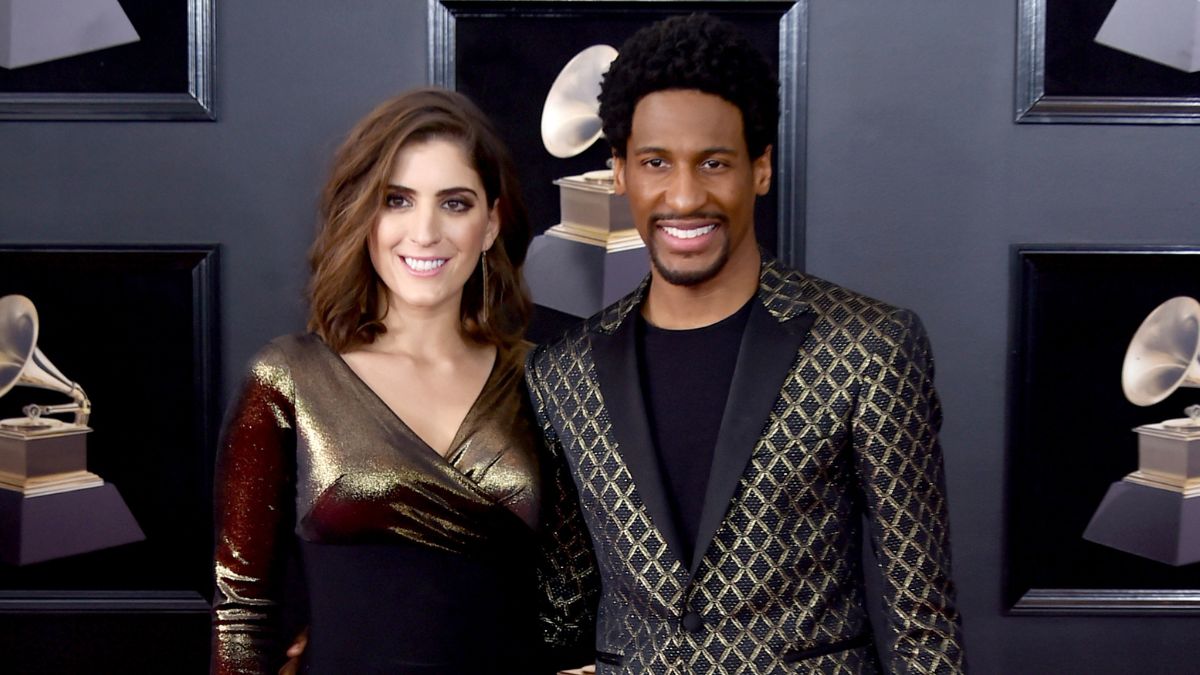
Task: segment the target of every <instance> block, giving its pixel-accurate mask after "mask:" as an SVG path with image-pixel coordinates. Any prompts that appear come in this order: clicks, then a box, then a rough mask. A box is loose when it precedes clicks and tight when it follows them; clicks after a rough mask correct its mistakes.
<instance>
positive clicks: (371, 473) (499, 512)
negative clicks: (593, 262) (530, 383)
mask: <svg viewBox="0 0 1200 675" xmlns="http://www.w3.org/2000/svg"><path fill="white" fill-rule="evenodd" d="M528 241H529V227H528V222H527V220H526V216H525V212H524V209H523V206H522V203H521V200H520V197H519V195H518V192H517V186H516V181H515V178H514V172H513V169H512V164H511V160H510V159H509V157H508V153H507V151H506V150H505V148H504V146H503V145H502V144H501V143H500V141H499V140H498V138H497V136H496V135H495V133H494V131H493V130H492V129H491V127H490V125H489V124H488V123H487V121H486V120H485V119H484V117H483V115H482V113H480V112H479V111H478V110H477V109H476V108H475V107H474V106H473V105H472V104H471V103H470V102H469V101H467V100H466V99H465V98H463V97H462V96H460V95H458V94H454V93H451V92H446V91H440V90H435V89H423V90H416V91H412V92H409V93H407V94H403V95H401V96H399V97H397V98H394V99H392V100H390V101H387V102H385V103H384V104H382V105H381V106H379V107H378V108H377V109H375V110H374V111H373V112H371V113H370V114H369V115H368V116H367V117H366V118H365V119H363V120H362V121H361V122H360V123H359V124H358V125H357V126H356V127H355V129H354V130H353V131H351V133H350V135H349V137H348V139H347V140H346V141H345V143H344V144H343V145H342V147H341V149H340V150H339V151H338V154H337V157H336V160H335V165H334V170H333V175H332V177H331V178H330V180H329V183H328V185H327V186H326V188H325V191H324V193H323V196H322V202H321V229H320V232H319V233H318V235H317V239H316V241H315V243H314V244H313V247H312V251H311V253H310V263H311V267H312V280H311V288H310V300H311V313H310V318H309V329H310V331H311V333H310V334H308V335H302V336H289V337H284V338H278V339H276V340H274V341H272V342H271V343H270V344H268V345H267V347H266V348H264V349H263V350H262V351H261V352H260V353H259V354H258V355H257V356H256V357H255V359H254V361H253V363H252V366H251V368H250V374H249V376H248V377H247V380H246V382H245V384H244V386H243V389H242V392H241V395H240V397H239V399H238V400H237V401H236V402H235V403H234V405H233V407H232V409H231V411H230V414H229V417H228V420H227V426H226V429H225V434H224V438H223V441H222V446H221V452H220V456H219V458H218V463H217V475H216V484H217V490H216V499H217V501H216V504H217V518H216V520H217V549H216V565H215V567H216V597H215V599H214V612H213V617H214V619H213V623H214V630H213V640H214V645H213V671H214V672H216V673H232V672H251V673H259V672H274V669H275V668H276V667H278V664H279V661H282V660H283V654H284V652H283V646H281V644H280V642H279V640H280V638H281V637H282V638H287V637H290V636H291V635H292V633H291V632H290V629H282V633H281V628H280V626H281V615H282V614H286V613H288V612H287V611H285V610H288V608H289V607H291V606H293V605H299V604H300V603H299V602H298V601H299V600H300V599H301V597H302V596H306V597H305V598H304V599H306V601H307V611H306V612H305V611H303V610H291V613H292V614H297V613H298V614H300V618H299V622H300V623H306V624H307V625H308V626H309V627H310V628H309V641H308V645H307V648H306V649H305V650H304V654H303V664H302V665H303V666H304V667H305V668H307V670H308V671H310V672H318V673H327V672H334V673H351V672H353V673H368V672H386V673H465V672H471V671H472V669H480V670H479V672H484V671H485V670H486V672H503V673H531V672H538V671H539V670H540V668H541V666H542V664H541V663H540V662H539V650H538V649H537V646H538V644H539V642H540V640H541V639H542V637H540V636H539V633H541V634H543V635H546V636H549V637H550V638H551V641H552V642H556V643H558V645H559V646H562V645H563V644H564V643H566V642H568V641H570V640H571V639H573V638H581V637H582V638H586V637H587V636H588V635H587V628H586V621H583V620H582V619H581V617H582V616H585V615H586V608H587V606H588V605H589V604H590V597H591V590H590V587H591V584H592V583H594V577H593V576H591V573H590V572H587V571H585V572H584V573H582V574H575V573H574V572H571V571H570V565H569V564H567V563H566V562H563V561H564V560H567V558H565V557H564V556H568V557H573V558H574V559H576V560H578V559H579V551H578V547H576V550H575V551H570V550H568V548H569V547H566V546H564V544H565V543H566V542H569V541H576V542H578V541H585V540H586V538H585V537H580V536H577V535H578V534H579V530H578V529H577V528H578V527H579V521H578V519H577V518H576V517H574V516H577V515H578V514H577V513H576V512H573V510H572V509H571V508H570V505H571V504H572V503H573V502H572V501H571V496H572V495H571V494H570V492H569V490H570V488H569V480H570V479H569V477H565V476H564V473H563V470H562V468H561V467H558V466H554V465H553V464H554V463H551V462H547V461H539V459H540V458H539V456H538V454H537V451H536V449H537V448H538V447H539V446H538V443H537V441H538V438H539V436H538V432H537V429H536V426H535V425H534V423H533V422H532V420H531V415H530V413H529V407H528V403H527V401H526V398H525V392H524V389H523V380H522V364H523V356H524V349H523V347H522V346H521V344H520V343H519V342H518V340H519V337H520V335H521V332H522V331H523V329H524V327H525V324H526V322H527V318H528V314H529V308H530V305H529V300H528V298H527V297H526V295H525V294H524V291H523V289H522V286H521V282H520V276H519V275H520V272H519V270H520V265H521V263H522V261H523V260H524V256H525V250H526V247H527V245H528ZM564 505H565V506H564ZM572 513H574V516H571V515H570V514H572ZM548 514H568V515H567V517H565V518H563V517H559V516H553V520H554V522H553V523H539V521H540V520H550V515H548ZM539 531H540V532H541V533H542V534H541V535H539V534H537V533H538V532H539ZM542 552H545V553H546V555H542V554H541V553H542ZM584 557H585V558H586V553H585V554H584ZM294 561H298V563H299V564H298V565H294V564H292V563H293V562H294ZM294 567H299V569H301V570H302V582H300V584H296V583H295V582H294V581H288V580H287V578H288V576H289V575H288V572H287V570H288V569H289V568H294ZM539 567H540V569H541V571H542V572H543V573H542V574H541V576H542V579H541V582H542V585H543V587H544V588H547V589H553V590H552V592H551V593H550V595H549V596H547V595H546V594H540V593H539V592H538V591H537V588H538V579H537V578H535V569H538V568H539ZM550 570H556V572H553V573H552V572H550ZM556 574H557V575H558V576H555V575H556ZM296 585H300V586H301V587H302V588H303V590H304V592H303V593H298V592H290V591H288V592H285V590H284V589H285V588H288V589H290V588H292V587H294V586H296ZM539 598H546V599H547V600H549V602H543V603H542V604H543V605H544V606H545V607H546V608H557V616H553V613H552V612H550V611H549V610H547V611H544V612H543V617H541V620H540V622H539V619H538V617H537V616H536V614H537V609H538V608H537V607H535V605H536V604H538V603H537V600H538V599H539ZM539 623H541V624H542V625H541V626H540V627H539V625H538V624H539Z"/></svg>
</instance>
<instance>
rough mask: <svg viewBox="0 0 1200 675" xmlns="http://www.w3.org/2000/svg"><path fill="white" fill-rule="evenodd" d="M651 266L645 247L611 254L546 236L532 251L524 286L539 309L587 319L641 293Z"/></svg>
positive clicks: (539, 239) (589, 245) (599, 249)
mask: <svg viewBox="0 0 1200 675" xmlns="http://www.w3.org/2000/svg"><path fill="white" fill-rule="evenodd" d="M649 260H650V259H649V256H648V254H647V253H646V249H645V247H643V246H637V247H635V248H629V249H625V250H619V251H610V250H608V249H607V248H606V247H605V246H597V245H594V244H591V243H584V242H581V241H571V240H568V239H564V238H562V237H559V236H551V235H546V234H543V235H539V236H537V237H535V238H534V240H533V243H532V244H530V246H529V254H528V256H527V257H526V259H525V280H526V282H528V284H529V291H530V293H531V294H532V295H533V301H534V302H535V303H537V304H539V305H541V306H542V307H549V308H550V309H554V310H558V311H560V312H564V313H566V314H570V315H572V316H577V317H580V318H586V317H589V316H591V315H593V314H595V313H596V312H598V311H600V310H602V309H604V308H605V307H607V306H608V305H610V304H612V303H614V302H616V301H617V300H620V299H621V297H623V296H624V295H625V294H626V293H628V292H629V291H632V290H633V289H634V288H636V287H637V285H638V282H640V281H641V280H642V277H644V276H646V272H648V271H649V270H650V262H649Z"/></svg>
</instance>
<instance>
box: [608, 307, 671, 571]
mask: <svg viewBox="0 0 1200 675" xmlns="http://www.w3.org/2000/svg"><path fill="white" fill-rule="evenodd" d="M634 311H636V310H634ZM634 321H635V317H633V316H629V317H626V318H625V321H623V322H622V323H621V325H620V327H618V328H617V330H616V331H615V332H614V333H613V334H612V335H605V334H602V333H593V334H592V359H593V360H594V361H595V364H596V378H597V379H598V380H599V385H600V393H601V395H602V396H603V397H604V405H605V407H606V408H608V417H609V419H610V420H612V435H613V437H614V438H615V439H616V441H617V452H618V453H619V454H620V455H621V458H622V459H624V460H625V465H626V466H628V467H629V473H630V474H632V475H633V484H634V487H635V489H636V490H637V492H638V494H639V495H640V496H641V498H642V503H643V504H645V505H646V511H647V512H649V514H650V520H651V521H652V522H653V523H654V525H655V527H657V528H658V531H659V533H660V534H662V536H663V539H664V540H665V541H666V542H667V547H668V548H670V550H671V551H672V553H673V554H674V555H675V556H676V557H678V556H679V554H680V553H682V552H683V539H682V538H681V537H680V535H679V532H678V531H677V530H676V529H675V519H674V518H673V517H672V516H671V507H670V506H669V505H668V504H667V495H666V488H665V487H664V486H663V479H662V473H661V472H660V470H659V466H658V457H657V455H656V454H655V452H654V440H653V438H651V436H650V426H649V425H648V424H647V422H646V403H645V400H644V399H643V398H642V387H641V382H640V381H639V379H638V367H637V345H636V344H635V339H636V338H635V336H634Z"/></svg>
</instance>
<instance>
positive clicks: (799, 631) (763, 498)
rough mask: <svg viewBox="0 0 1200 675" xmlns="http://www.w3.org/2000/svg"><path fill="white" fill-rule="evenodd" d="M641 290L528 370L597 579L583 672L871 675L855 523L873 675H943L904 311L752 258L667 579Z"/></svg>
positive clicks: (948, 595) (938, 558)
mask: <svg viewBox="0 0 1200 675" xmlns="http://www.w3.org/2000/svg"><path fill="white" fill-rule="evenodd" d="M648 283H649V282H648V281H643V283H642V285H641V286H640V287H639V288H638V289H637V290H635V291H634V292H633V293H631V294H630V295H629V296H627V297H625V298H624V299H622V300H621V301H619V302H618V303H616V304H615V305H613V306H611V307H609V308H607V309H605V310H603V311H602V312H600V313H599V314H597V315H596V316H594V317H592V318H591V319H589V320H588V321H586V322H585V323H583V324H582V325H581V326H579V327H577V328H576V329H573V330H572V331H569V332H568V333H567V334H566V335H565V336H563V337H562V338H561V339H559V340H558V341H556V342H553V343H550V344H547V345H543V346H541V347H539V348H538V349H536V350H535V351H534V352H532V353H531V354H530V358H529V362H528V364H527V368H526V377H527V378H528V380H529V384H530V389H531V391H532V396H533V398H534V405H535V408H536V409H537V414H538V418H539V421H540V423H541V425H542V431H543V433H544V434H545V435H546V439H547V442H548V444H549V446H550V448H551V451H552V452H554V453H557V454H558V455H559V459H560V460H565V462H566V463H567V464H568V465H569V467H570V469H571V473H572V475H573V477H574V482H575V483H576V487H577V488H578V494H579V500H580V506H581V509H582V513H583V517H584V519H585V521H586V524H587V528H588V531H589V532H590V536H591V540H592V544H593V547H594V550H595V556H596V563H597V564H598V566H599V572H600V579H601V587H602V591H601V598H600V606H599V611H598V619H597V621H598V625H597V635H596V650H597V654H596V659H597V665H598V667H599V673H604V674H609V673H628V674H631V675H643V674H646V673H655V674H666V673H671V674H679V675H683V674H691V673H746V674H750V673H755V674H759V673H771V674H775V673H808V672H819V673H869V672H876V671H878V670H880V665H881V664H880V660H879V658H878V656H877V654H876V651H875V647H874V645H873V637H872V633H871V630H870V627H869V620H868V617H867V608H866V604H865V599H864V591H863V581H862V569H861V555H860V554H861V551H860V549H861V544H860V542H861V541H862V531H861V530H862V523H863V518H862V516H863V514H865V515H866V516H867V518H866V522H867V524H868V527H869V529H870V538H871V543H872V545H873V547H874V549H875V554H876V559H877V561H878V564H879V566H880V569H881V572H882V580H883V583H882V586H883V589H882V590H883V595H884V598H883V600H884V604H885V605H886V612H885V615H886V617H887V624H888V625H887V629H888V630H887V631H886V634H885V636H883V637H884V639H883V640H881V642H882V643H883V644H886V645H889V648H888V650H887V651H888V653H887V654H886V661H887V665H888V670H889V671H893V672H903V673H910V672H911V673H934V672H936V673H954V672H961V671H962V669H963V648H962V640H961V628H960V620H959V616H958V612H957V610H956V609H955V606H954V587H953V584H952V583H951V580H950V547H949V536H948V529H947V515H946V498H945V492H944V487H943V485H944V481H943V473H942V456H941V451H940V449H939V446H938V442H937V430H938V427H939V426H940V423H941V409H940V404H939V402H938V398H937V394H936V393H935V392H934V388H933V361H932V358H931V355H930V350H929V344H928V340H927V338H926V336H925V333H924V330H923V328H922V327H921V324H920V321H919V320H918V318H917V317H916V315H915V314H913V313H911V312H909V311H906V310H902V309H897V308H894V307H890V306H888V305H886V304H884V303H881V302H879V301H876V300H872V299H870V298H867V297H864V296H862V295H859V294H857V293H854V292H852V291H848V290H846V289H844V288H840V287H838V286H836V285H834V284H831V283H829V282H826V281H823V280H820V279H817V278H814V277H811V276H807V275H804V274H801V273H799V272H795V271H792V270H789V269H786V268H784V267H783V266H782V265H781V264H779V263H778V262H776V261H774V260H772V259H770V258H769V257H767V256H766V255H764V261H763V264H762V270H761V275H760V282H759V290H758V294H757V301H756V302H755V303H754V305H753V308H752V310H751V313H750V318H749V321H748V324H747V327H746V330H745V333H744V336H743V338H742V344H741V348H740V351H739V354H738V357H737V365H736V368H735V371H734V375H733V382H732V384H731V388H730V392H729V398H728V401H727V403H726V408H725V413H724V417H723V418H722V421H721V428H720V432H719V435H718V439H717V445H716V450H715V454H714V456H713V463H712V471H711V475H710V479H709V485H708V488H707V492H706V494H705V499H704V505H703V509H702V515H701V520H700V527H699V534H698V537H697V541H696V548H695V551H694V552H693V554H692V555H691V556H690V559H691V560H693V561H694V562H693V563H692V564H691V566H690V567H685V566H684V564H683V563H682V562H681V559H687V558H688V556H681V555H680V541H681V538H680V535H679V533H678V532H676V531H675V530H674V527H673V525H672V523H673V519H672V518H671V517H670V513H669V506H668V504H667V500H666V496H665V491H664V488H663V482H662V479H661V477H660V469H659V466H658V462H657V459H656V455H655V452H654V450H653V447H652V445H651V443H652V442H651V436H650V431H649V429H648V427H647V425H646V418H645V413H644V410H645V408H644V403H643V399H642V392H641V390H640V388H639V385H638V372H637V358H636V352H635V347H634V330H633V324H634V321H633V320H632V316H633V312H635V311H637V308H638V307H639V306H640V304H641V302H642V299H643V297H644V294H645V292H646V288H647V287H648ZM697 356H698V359H697V366H698V367H703V359H702V357H701V355H697ZM679 405H681V406H686V405H687V392H679Z"/></svg>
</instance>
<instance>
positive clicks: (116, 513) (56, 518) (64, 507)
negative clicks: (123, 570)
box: [0, 295, 145, 565]
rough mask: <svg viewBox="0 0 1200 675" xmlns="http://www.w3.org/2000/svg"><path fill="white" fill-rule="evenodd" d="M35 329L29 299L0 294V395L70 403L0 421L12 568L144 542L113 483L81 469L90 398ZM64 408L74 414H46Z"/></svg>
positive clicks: (0, 468) (0, 483)
mask: <svg viewBox="0 0 1200 675" xmlns="http://www.w3.org/2000/svg"><path fill="white" fill-rule="evenodd" d="M38 326H39V323H38V314H37V309H36V308H35V307H34V305H33V302H32V301H30V300H29V298H26V297H24V296H21V295H8V296H4V297H3V298H0V397H3V396H4V395H5V394H7V393H8V392H9V391H10V390H11V389H12V388H13V387H16V386H26V387H36V388H39V389H48V390H51V391H55V392H58V393H61V394H66V395H67V396H69V397H70V398H71V401H72V402H71V403H64V404H58V405H41V404H30V405H27V406H25V407H24V408H23V409H22V412H23V413H24V414H25V416H24V417H13V418H9V419H3V420H0V514H2V515H3V516H4V517H3V518H0V560H2V561H4V562H6V563H10V564H17V565H25V564H29V563H34V562H41V561H43V560H50V559H52V558H61V557H64V556H69V555H76V554H79V553H85V552H88V551H94V550H97V549H101V548H109V547H111V546H117V545H120V544H127V543H131V542H135V541H141V540H142V539H145V535H144V534H142V531H141V528H139V527H138V524H137V521H136V520H134V518H133V515H132V514H131V513H130V511H129V508H128V507H127V506H126V505H125V501H124V500H123V499H122V498H121V495H120V493H118V492H117V489H116V487H115V486H113V485H112V484H111V483H106V482H104V480H103V479H102V478H100V476H98V475H96V474H94V473H92V472H90V471H88V468H87V434H88V433H90V432H91V431H92V429H91V427H89V426H88V425H87V422H88V418H89V416H90V414H91V410H92V405H91V401H90V400H88V397H87V395H86V394H85V393H84V391H83V387H81V386H79V384H78V383H76V382H74V381H72V380H70V379H68V378H67V377H66V376H65V375H63V374H62V373H61V372H60V371H59V370H58V368H55V367H54V364H53V363H51V362H50V360H49V359H47V358H46V355H45V354H43V353H42V351H41V350H40V349H38V347H37V338H38ZM63 413H72V414H73V415H74V419H73V420H72V421H71V422H64V421H62V420H59V419H55V418H53V417H48V416H47V415H57V414H63Z"/></svg>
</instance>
